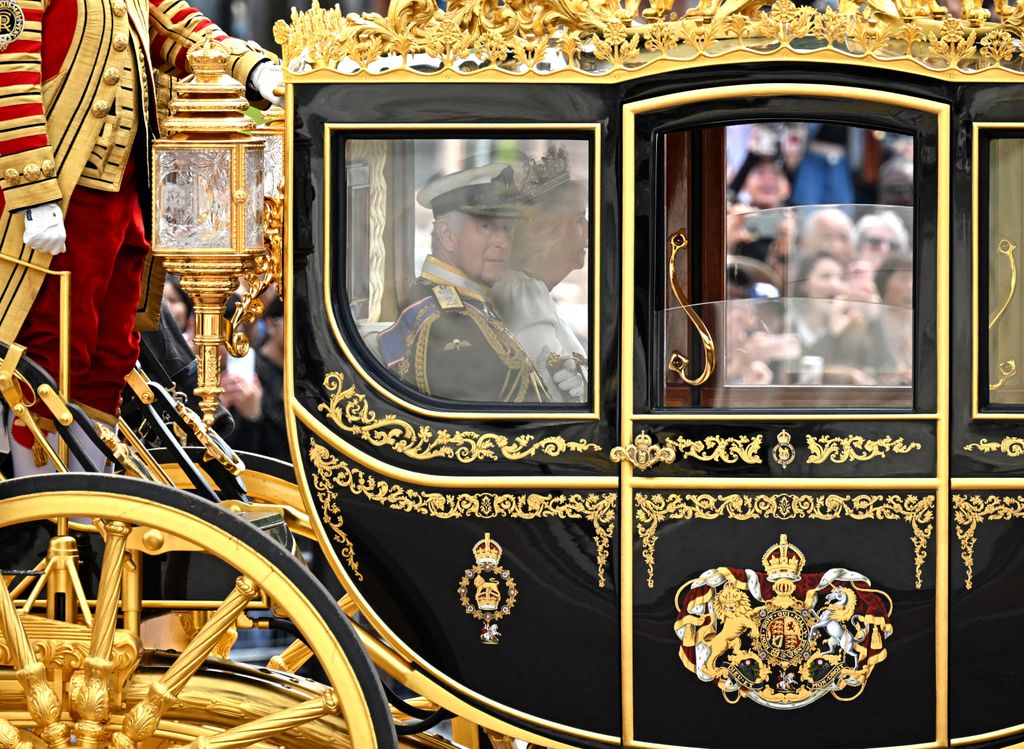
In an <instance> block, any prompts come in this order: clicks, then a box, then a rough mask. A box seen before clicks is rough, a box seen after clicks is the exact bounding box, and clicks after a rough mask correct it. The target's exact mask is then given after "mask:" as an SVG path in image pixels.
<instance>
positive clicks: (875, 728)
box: [633, 492, 935, 749]
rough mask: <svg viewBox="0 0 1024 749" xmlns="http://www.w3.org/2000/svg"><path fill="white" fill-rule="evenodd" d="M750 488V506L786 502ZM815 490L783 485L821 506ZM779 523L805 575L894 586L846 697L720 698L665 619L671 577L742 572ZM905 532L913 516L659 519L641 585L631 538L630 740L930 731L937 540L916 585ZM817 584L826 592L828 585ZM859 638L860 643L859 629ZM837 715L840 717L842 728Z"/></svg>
mask: <svg viewBox="0 0 1024 749" xmlns="http://www.w3.org/2000/svg"><path fill="white" fill-rule="evenodd" d="M681 493H684V492H681ZM662 494H665V493H662ZM684 494H685V493H684ZM835 494H836V495H842V496H848V495H847V493H840V492H836V493H835ZM749 495H750V500H751V504H750V505H749V506H751V507H753V506H759V507H760V508H761V509H762V510H763V509H765V508H770V507H773V506H774V507H776V508H783V511H785V510H784V508H785V506H786V505H785V502H786V500H785V495H782V494H773V493H761V492H750V493H749ZM728 496H729V495H721V496H720V497H719V502H718V503H713V504H718V505H721V504H722V503H726V504H727V503H728V501H729V500H728ZM814 496H819V497H820V496H822V495H820V493H819V494H818V495H812V494H807V495H800V494H795V495H789V497H790V501H791V502H792V503H793V504H792V505H791V506H801V505H802V506H804V507H805V508H810V507H813V506H817V507H819V508H821V507H823V506H824V505H823V504H822V501H821V500H820V499H819V500H814V499H813V497H814ZM854 496H855V495H854ZM757 497H761V499H760V500H757ZM808 513H809V511H808ZM808 513H804V514H808ZM712 528H713V532H710V531H711V529H712ZM783 533H784V534H786V535H787V538H788V541H789V543H791V544H792V545H793V546H796V547H798V548H799V549H800V551H801V552H802V553H803V554H804V555H805V556H806V565H805V567H804V568H803V571H802V575H803V576H804V577H806V578H807V579H808V580H814V579H816V577H817V575H819V574H821V573H824V572H826V571H828V570H830V569H834V568H844V569H847V570H852V571H856V572H858V573H860V574H861V575H863V576H865V577H867V578H869V579H870V581H871V586H870V587H871V588H874V589H877V590H881V591H884V592H885V593H887V594H888V595H889V596H891V598H892V602H893V612H892V616H891V618H890V620H889V622H890V624H891V626H892V633H891V635H890V636H889V637H887V638H884V640H883V643H884V647H885V649H886V651H887V656H886V657H885V659H884V660H881V661H880V662H878V663H877V664H876V665H875V667H874V669H873V671H872V672H871V674H870V676H869V677H868V678H867V680H866V684H865V687H864V689H863V692H862V693H860V695H859V696H857V697H856V698H855V699H853V700H852V701H850V702H840V701H838V700H837V699H835V698H834V697H833V696H832V695H831V694H828V693H826V694H824V696H822V697H821V698H820V699H818V700H817V701H814V702H812V703H810V704H807V705H806V706H803V707H799V708H797V709H775V708H769V707H766V706H763V705H759V704H755V702H754V700H753V699H750V698H739V697H738V696H737V695H736V694H730V695H729V699H730V700H738V701H737V704H729V703H728V702H727V701H726V700H725V699H724V698H723V693H722V692H721V691H720V689H719V688H718V687H717V686H716V685H715V684H714V683H711V682H708V683H705V682H702V681H700V680H699V679H698V678H697V677H696V676H695V674H694V673H691V672H690V671H689V670H687V669H686V668H685V667H684V665H683V663H682V661H681V660H680V656H679V653H680V640H679V638H678V637H677V636H676V634H675V632H674V631H673V623H674V622H675V620H676V618H677V613H676V608H675V603H674V598H675V596H676V592H677V590H678V589H679V587H680V586H681V585H683V584H684V583H686V582H688V581H690V580H693V579H694V578H697V577H698V576H700V575H702V573H704V572H705V571H707V570H714V569H715V568H716V567H720V566H727V567H729V568H731V569H732V570H733V571H734V572H735V573H736V574H739V575H742V574H743V571H744V569H750V570H753V571H759V572H762V573H763V572H764V569H763V568H762V555H763V554H765V552H766V551H767V550H768V549H769V547H772V546H773V545H775V544H778V543H779V537H780V534H783ZM913 533H914V525H913V524H912V523H910V522H893V521H855V520H851V519H848V518H842V519H838V520H830V521H821V520H809V519H803V518H787V519H777V518H769V519H752V520H742V521H740V520H729V519H717V520H714V521H708V520H690V521H683V520H674V521H667V522H663V523H661V524H660V526H659V527H658V540H657V544H656V546H655V552H654V559H655V564H654V587H653V588H650V587H648V581H647V575H648V573H649V567H648V565H647V564H646V563H645V562H644V561H643V557H642V553H643V551H644V549H643V547H642V546H640V545H638V546H637V547H636V548H635V550H634V551H635V557H634V558H635V559H636V560H637V561H636V574H635V575H634V579H633V585H634V602H635V608H634V611H635V618H634V673H635V675H636V676H635V685H636V686H635V695H634V699H635V715H636V736H637V738H638V740H643V741H650V742H658V743H664V744H670V745H683V746H702V747H722V748H723V749H724V748H726V747H729V748H731V747H750V746H788V747H793V746H798V747H831V746H834V747H861V746H894V745H900V744H913V743H918V742H928V741H930V740H932V739H933V737H934V731H935V691H934V690H935V638H934V623H935V590H934V575H935V565H934V548H935V547H934V539H932V540H931V541H930V543H929V544H928V550H927V552H928V553H927V557H926V558H925V559H924V560H923V564H922V565H921V574H922V583H923V584H922V587H921V588H917V587H916V574H917V570H916V565H915V549H914V545H913V543H912V536H913ZM762 582H764V581H762ZM840 584H841V585H847V584H848V583H840ZM798 586H799V584H798ZM798 589H800V588H799V587H798ZM762 591H763V594H764V595H765V597H766V599H767V598H768V597H769V596H770V595H771V593H770V587H768V586H766V587H765V588H763V589H762ZM821 595H822V598H823V597H824V595H825V592H824V591H823V592H822V594H821ZM867 595H870V594H865V596H867ZM680 600H683V596H680ZM824 603H825V602H824V600H819V602H818V604H817V606H816V608H817V609H819V610H820V609H821V607H822V604H824ZM864 644H865V645H867V644H868V640H867V639H865V641H864ZM868 652H869V653H870V652H872V651H870V650H869V651H868ZM791 670H792V669H791ZM777 676H778V674H776V673H774V672H773V674H772V677H771V683H772V684H771V685H772V686H773V687H774V686H777ZM855 694H857V689H856V688H848V689H847V690H844V691H842V692H840V695H841V696H843V697H844V698H849V697H853V696H854V695H855ZM838 726H845V727H846V728H844V729H842V730H840V729H838ZM829 727H836V730H834V731H832V730H830V728H829Z"/></svg>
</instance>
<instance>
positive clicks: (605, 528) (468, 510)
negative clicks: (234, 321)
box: [309, 439, 618, 588]
mask: <svg viewBox="0 0 1024 749" xmlns="http://www.w3.org/2000/svg"><path fill="white" fill-rule="evenodd" d="M309 459H310V461H311V462H312V464H313V468H314V469H315V471H316V473H315V475H314V476H313V486H314V488H315V489H316V492H317V498H318V500H319V503H320V508H321V517H322V518H323V521H324V523H325V524H327V526H328V527H330V528H331V529H332V530H333V531H334V532H335V534H336V535H335V540H337V541H338V542H339V543H340V544H341V545H342V550H341V554H342V558H343V559H344V560H345V563H346V564H347V565H348V566H349V569H351V570H352V571H353V573H354V574H356V575H357V577H359V579H362V577H361V575H360V573H359V572H358V563H357V562H356V559H355V549H354V547H353V546H352V541H351V539H349V537H348V535H347V534H346V533H345V532H344V530H343V528H344V519H343V517H342V512H341V507H340V506H339V505H338V503H337V492H338V491H339V490H344V491H345V492H346V493H348V494H350V495H352V496H356V497H359V496H361V497H365V498H366V499H368V500H369V501H371V502H374V503H376V504H379V505H382V506H384V507H387V508H388V509H391V510H397V511H398V512H409V513H414V514H417V515H425V516H427V517H432V518H439V519H443V520H450V519H455V518H483V519H489V518H517V519H520V520H534V519H542V518H560V519H562V520H587V521H589V522H590V523H591V524H592V525H593V527H594V544H595V546H596V549H597V554H596V561H597V580H598V585H599V586H600V587H602V588H603V587H604V586H605V570H606V568H607V565H608V553H609V549H610V545H611V540H612V536H613V534H614V533H615V511H616V505H617V502H618V495H617V494H614V493H605V494H539V493H536V492H530V493H528V494H512V493H496V492H478V493H469V492H459V493H453V492H443V491H436V490H432V489H422V490H421V489H413V488H410V487H405V486H401V485H400V484H396V483H393V482H390V481H387V480H385V479H382V478H378V477H376V476H374V475H372V474H369V473H367V472H365V471H363V470H362V469H361V468H359V467H357V466H352V465H350V464H348V463H347V462H345V461H344V460H342V459H341V458H339V457H337V456H336V455H333V454H332V453H331V451H330V450H329V449H328V448H327V447H326V446H324V445H321V444H319V443H317V442H316V441H315V440H313V439H311V440H310V441H309Z"/></svg>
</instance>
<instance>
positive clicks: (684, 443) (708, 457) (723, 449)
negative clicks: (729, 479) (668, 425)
mask: <svg viewBox="0 0 1024 749" xmlns="http://www.w3.org/2000/svg"><path fill="white" fill-rule="evenodd" d="M763 441H764V437H762V435H760V434H757V435H754V436H753V437H748V436H747V435H745V434H744V435H742V436H740V437H721V436H719V435H717V434H712V435H710V436H708V437H705V438H704V439H699V440H691V439H687V438H686V437H671V438H670V439H667V440H665V444H666V445H669V446H671V447H673V448H675V449H676V451H677V453H678V455H677V457H679V458H683V459H686V458H691V459H693V460H701V461H704V462H706V463H736V462H737V461H742V462H744V463H747V464H749V465H756V464H757V463H760V462H761V456H760V455H759V454H758V451H759V450H760V449H761V443H762V442H763Z"/></svg>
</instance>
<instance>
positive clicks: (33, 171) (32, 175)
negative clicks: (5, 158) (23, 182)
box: [22, 164, 43, 182]
mask: <svg viewBox="0 0 1024 749" xmlns="http://www.w3.org/2000/svg"><path fill="white" fill-rule="evenodd" d="M22 174H23V175H24V176H25V179H27V180H28V181H29V182H35V181H37V180H38V179H39V178H40V177H42V176H43V170H42V169H40V168H39V164H29V165H28V166H26V167H25V169H24V171H23V172H22Z"/></svg>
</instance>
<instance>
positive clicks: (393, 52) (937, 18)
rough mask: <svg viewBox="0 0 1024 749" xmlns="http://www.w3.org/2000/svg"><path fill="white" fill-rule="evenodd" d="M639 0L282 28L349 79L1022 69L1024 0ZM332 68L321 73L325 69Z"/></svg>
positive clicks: (284, 38)
mask: <svg viewBox="0 0 1024 749" xmlns="http://www.w3.org/2000/svg"><path fill="white" fill-rule="evenodd" d="M638 5H639V4H638V3H637V2H635V1H632V0H627V2H625V3H620V2H610V1H609V0H604V1H603V2H583V1H582V0H541V1H540V2H527V1H526V0H507V2H505V3H504V4H503V5H502V7H501V12H500V13H498V12H495V9H494V7H493V4H492V3H490V2H487V0H461V1H460V2H449V3H448V5H447V9H446V10H443V11H442V10H441V9H440V8H439V7H438V5H437V4H436V2H435V0H393V1H392V3H391V7H390V9H389V11H388V14H387V15H386V16H381V15H379V14H376V13H363V14H361V15H360V14H355V13H352V14H349V15H344V14H343V13H342V11H341V9H340V7H338V6H335V7H333V8H323V7H321V6H320V4H319V2H318V1H317V0H314V2H313V6H312V8H311V9H310V10H308V11H303V12H300V11H298V10H295V9H293V10H292V15H291V19H290V22H285V21H278V23H277V24H276V25H275V27H274V37H275V39H276V40H277V42H278V43H279V44H280V45H281V47H282V49H283V52H284V59H285V62H286V69H287V70H288V71H289V73H288V75H289V78H290V79H291V80H301V79H302V77H303V76H304V75H307V74H311V73H317V72H325V71H330V72H333V73H338V74H340V75H341V76H342V77H343V78H344V79H346V80H352V79H355V80H359V79H365V80H377V79H380V78H381V77H386V76H391V77H402V78H403V81H405V80H428V79H429V78H430V76H431V75H437V74H441V73H444V74H446V77H445V82H450V81H451V80H452V76H451V75H450V74H451V73H453V72H454V73H456V74H457V75H456V77H455V80H459V79H465V80H467V81H468V80H474V81H480V80H485V81H500V80H507V81H510V82H514V81H518V80H523V79H524V78H525V79H529V80H536V79H537V77H540V78H546V77H550V78H551V79H552V80H553V81H564V80H594V79H599V78H601V77H602V76H609V75H612V74H615V75H616V77H617V78H622V77H623V74H631V75H637V76H641V75H651V74H655V73H659V72H665V71H668V70H678V69H681V68H685V67H687V66H689V65H706V63H707V61H708V60H710V59H714V60H721V61H722V62H732V61H735V62H746V61H749V60H752V59H758V60H760V59H765V58H770V57H778V58H782V59H795V58H796V57H797V56H798V59H800V60H803V61H812V60H815V59H818V60H821V61H822V62H862V63H863V64H867V65H878V64H884V65H886V66H887V67H894V66H895V67H898V68H900V69H903V70H909V71H918V72H925V73H930V74H932V75H934V76H936V77H943V78H948V77H949V75H950V73H952V74H954V75H956V74H958V73H960V74H964V75H965V76H969V77H970V78H971V79H973V80H1014V79H1017V78H1019V77H1020V76H1022V75H1024V67H1022V66H1021V65H1020V64H1019V63H1020V57H1021V51H1020V41H1021V38H1022V36H1024V6H1018V5H1014V4H1011V3H1010V1H1009V0H996V11H997V13H998V14H999V15H998V17H999V19H1000V20H999V21H998V22H993V21H991V20H989V12H988V11H987V10H985V9H984V8H982V7H981V2H980V1H979V0H965V2H964V3H963V6H964V7H963V13H962V16H961V17H960V18H954V17H951V16H950V15H949V14H948V11H947V10H946V9H945V8H943V7H942V6H941V5H939V4H938V2H936V0H927V1H926V2H913V0H840V3H839V8H838V10H836V9H833V8H827V9H826V10H825V11H824V12H819V11H817V10H816V9H814V8H812V7H798V6H797V5H796V4H794V2H793V1H792V0H700V1H699V3H698V5H697V6H696V7H695V8H693V9H691V10H689V11H687V12H686V13H685V14H684V15H682V16H679V15H677V14H675V13H673V12H672V10H671V8H672V3H671V2H670V0H652V2H651V3H650V7H648V8H646V9H645V10H644V11H643V12H642V13H640V14H639V15H638ZM318 80H322V79H318Z"/></svg>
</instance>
